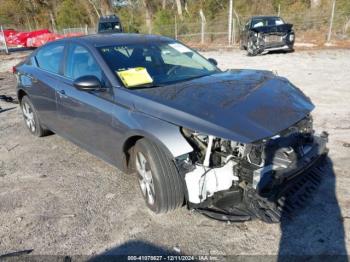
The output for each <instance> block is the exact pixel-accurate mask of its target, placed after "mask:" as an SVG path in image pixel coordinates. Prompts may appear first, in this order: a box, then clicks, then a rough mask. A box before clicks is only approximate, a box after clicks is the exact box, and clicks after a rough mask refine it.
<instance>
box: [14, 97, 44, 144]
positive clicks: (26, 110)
mask: <svg viewBox="0 0 350 262" xmlns="http://www.w3.org/2000/svg"><path fill="white" fill-rule="evenodd" d="M20 104H21V110H22V114H23V118H24V122H25V124H26V126H27V128H28V130H29V132H30V133H31V134H32V135H34V136H37V137H42V136H45V135H48V134H49V133H50V131H49V130H47V129H45V128H43V127H42V125H41V124H40V119H39V116H38V113H37V111H36V110H35V108H34V105H33V103H32V102H31V101H30V99H29V97H28V96H24V97H23V98H22V100H21V102H20Z"/></svg>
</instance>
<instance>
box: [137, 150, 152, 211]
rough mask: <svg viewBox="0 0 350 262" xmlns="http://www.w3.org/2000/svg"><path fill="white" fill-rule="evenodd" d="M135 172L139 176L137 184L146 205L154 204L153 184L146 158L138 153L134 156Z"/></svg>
mask: <svg viewBox="0 0 350 262" xmlns="http://www.w3.org/2000/svg"><path fill="white" fill-rule="evenodd" d="M136 170H137V173H138V175H139V183H140V187H141V191H142V194H143V196H144V197H145V198H146V200H147V202H148V204H150V205H153V204H154V198H155V197H154V184H153V177H152V171H151V168H150V166H149V163H148V162H147V160H146V157H145V156H144V155H143V154H142V153H141V152H138V153H137V154H136Z"/></svg>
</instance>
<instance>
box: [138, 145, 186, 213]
mask: <svg viewBox="0 0 350 262" xmlns="http://www.w3.org/2000/svg"><path fill="white" fill-rule="evenodd" d="M133 151H134V153H133V161H134V167H135V169H136V173H137V175H138V181H139V186H140V189H141V193H142V196H143V198H144V200H145V202H146V205H147V206H148V207H149V208H150V209H151V210H152V211H153V212H155V213H166V212H168V211H171V210H174V209H176V208H178V207H180V206H181V205H182V204H183V201H184V189H183V184H182V181H181V178H180V176H179V174H178V172H177V169H176V167H175V164H174V163H173V161H172V158H171V156H169V154H168V152H165V150H163V149H162V148H161V147H160V146H159V145H157V144H156V143H153V142H150V141H148V140H146V139H141V140H138V141H137V142H136V144H135V147H134V150H133Z"/></svg>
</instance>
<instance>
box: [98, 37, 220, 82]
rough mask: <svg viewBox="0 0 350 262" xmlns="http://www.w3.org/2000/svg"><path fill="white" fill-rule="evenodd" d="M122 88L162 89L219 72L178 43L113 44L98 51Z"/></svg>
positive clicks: (199, 56)
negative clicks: (162, 87)
mask: <svg viewBox="0 0 350 262" xmlns="http://www.w3.org/2000/svg"><path fill="white" fill-rule="evenodd" d="M99 51H100V53H101V54H102V56H103V58H104V60H105V61H106V63H107V64H108V66H109V67H110V69H111V70H112V71H113V72H114V73H115V74H116V76H117V77H119V79H120V80H121V81H122V82H123V83H124V86H125V87H129V88H131V87H133V88H137V87H151V86H164V85H167V84H171V83H176V82H182V81H187V80H190V79H193V78H199V77H203V76H207V75H211V74H214V73H216V72H219V71H220V70H219V69H218V68H217V67H216V66H214V65H213V64H211V63H210V62H208V61H207V60H206V59H205V58H203V57H202V56H201V55H199V54H198V53H196V52H195V51H193V50H191V49H189V48H187V47H186V46H184V45H182V44H180V43H179V42H158V43H155V42H153V43H140V44H126V45H114V46H108V47H101V48H99Z"/></svg>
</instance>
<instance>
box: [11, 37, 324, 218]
mask: <svg viewBox="0 0 350 262" xmlns="http://www.w3.org/2000/svg"><path fill="white" fill-rule="evenodd" d="M15 72H16V76H17V80H18V86H17V95H18V99H19V101H20V105H21V108H22V112H23V116H24V120H25V123H26V125H27V127H28V129H29V131H30V132H31V133H32V134H33V135H36V136H44V135H47V134H50V133H56V134H58V135H60V136H62V137H64V138H66V139H68V140H70V141H72V142H73V143H75V144H77V145H79V146H80V147H82V148H84V149H86V150H87V151H89V152H91V153H92V154H94V155H96V156H98V157H100V158H102V159H104V160H105V161H107V162H109V163H111V164H112V165H114V166H116V167H118V168H120V169H122V170H124V171H125V173H127V174H137V175H138V178H139V185H140V189H141V193H142V195H143V197H144V199H145V203H146V205H147V206H148V207H149V208H150V209H151V210H152V211H154V212H155V213H163V212H168V211H171V210H174V209H176V208H178V207H181V206H183V205H187V207H188V208H190V209H195V210H197V211H199V212H200V213H203V214H204V215H207V216H209V217H212V218H215V219H219V220H231V221H237V220H240V221H242V220H249V219H252V218H260V219H262V220H264V221H267V222H278V221H279V220H280V218H281V216H282V213H283V212H284V211H290V209H291V208H290V207H292V206H295V205H294V204H293V203H294V202H295V201H297V202H298V203H299V202H301V200H303V201H304V200H305V198H306V197H307V196H308V195H309V194H311V192H312V191H313V190H314V189H315V186H316V185H317V182H318V181H319V179H320V178H321V176H322V172H320V169H319V165H320V161H322V158H323V157H324V156H325V155H326V153H327V148H326V142H327V134H326V133H321V134H320V135H316V133H315V132H314V130H313V127H312V117H311V115H310V112H311V111H312V110H313V108H314V105H313V104H312V103H311V101H310V100H309V98H308V97H306V96H305V95H304V94H303V93H302V92H301V91H300V90H299V89H298V88H296V87H295V86H294V85H293V84H292V83H290V82H289V81H288V80H287V79H285V78H283V77H279V76H276V75H274V74H273V73H272V72H269V71H257V70H228V71H221V70H220V69H219V68H218V67H217V63H216V61H215V60H214V59H208V60H207V59H205V58H204V57H202V56H201V55H200V54H198V53H197V52H195V51H194V50H192V49H190V48H189V47H187V46H186V45H183V44H182V43H180V42H178V41H175V40H173V39H170V38H166V37H161V36H154V35H139V34H116V35H91V36H84V37H78V38H71V39H63V40H59V41H56V42H52V43H49V44H47V45H45V46H43V47H41V48H39V49H37V50H36V51H35V52H33V53H32V54H31V55H30V56H29V57H28V58H27V59H26V60H25V61H23V62H22V63H20V64H19V65H17V66H16V68H15ZM298 206H299V205H298Z"/></svg>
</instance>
